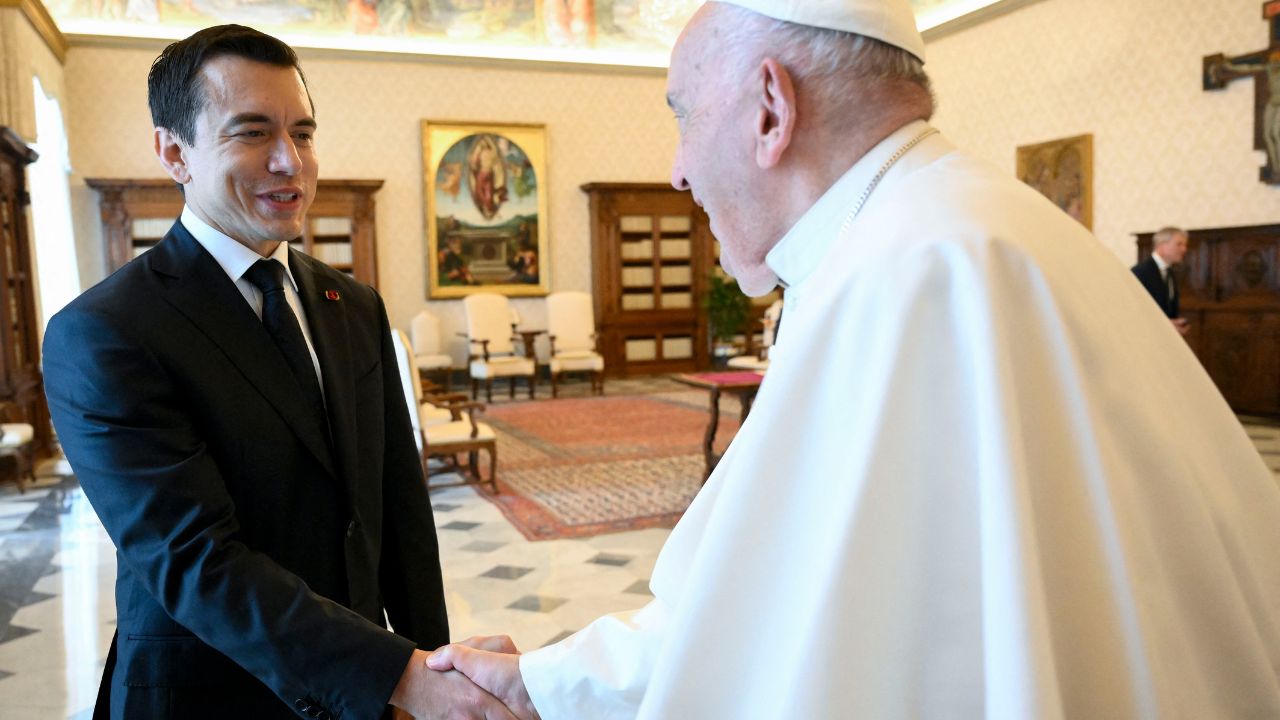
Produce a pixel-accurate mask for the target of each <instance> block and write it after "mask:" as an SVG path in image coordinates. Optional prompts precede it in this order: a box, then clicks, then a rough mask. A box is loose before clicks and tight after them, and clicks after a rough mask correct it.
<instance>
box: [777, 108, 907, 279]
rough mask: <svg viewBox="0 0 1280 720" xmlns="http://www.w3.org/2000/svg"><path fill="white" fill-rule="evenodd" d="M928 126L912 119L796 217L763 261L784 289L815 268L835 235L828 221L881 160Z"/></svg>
mask: <svg viewBox="0 0 1280 720" xmlns="http://www.w3.org/2000/svg"><path fill="white" fill-rule="evenodd" d="M928 127H929V124H928V123H927V122H925V121H924V120H916V121H914V122H910V123H907V124H906V125H903V126H902V127H900V128H898V129H897V130H895V131H894V132H893V133H891V134H890V135H889V136H888V137H886V138H885V139H884V140H881V141H880V142H879V144H877V145H876V146H875V147H873V148H871V150H869V151H867V153H866V154H865V155H863V156H862V157H861V158H859V159H858V161H857V162H855V163H854V164H853V166H852V167H850V168H849V170H848V171H847V172H845V174H844V175H841V176H840V179H839V180H836V181H835V183H834V184H833V185H832V186H831V187H830V188H829V189H828V190H827V191H826V192H825V193H823V195H822V197H820V198H818V201H817V202H816V203H814V204H813V205H812V206H811V207H810V208H809V209H808V210H806V211H805V213H804V215H802V216H800V219H799V220H797V221H796V224H795V225H792V226H791V229H790V230H788V231H787V234H786V235H783V236H782V239H781V240H779V241H778V244H777V245H774V246H773V249H772V250H770V251H769V254H768V255H766V256H765V259H764V261H765V263H766V264H768V266H769V269H770V270H773V273H774V274H775V275H777V276H778V280H779V281H780V282H781V283H782V285H783V286H784V287H791V286H794V285H798V284H800V283H801V282H803V281H804V279H805V278H807V277H809V274H810V273H812V272H813V271H814V270H815V269H817V267H818V264H819V263H820V262H821V261H822V258H823V256H825V255H826V254H827V250H828V249H830V247H831V244H832V243H834V242H835V240H836V237H837V235H838V233H837V232H836V231H834V230H832V227H831V225H832V219H833V218H837V217H841V218H842V217H843V213H846V212H847V211H848V209H849V207H850V206H851V205H852V204H853V202H854V201H855V200H857V198H858V196H859V195H861V194H862V192H863V191H864V190H866V189H867V185H869V184H870V183H871V179H872V178H874V177H875V175H876V173H877V172H879V171H880V167H881V166H882V165H884V163H885V161H887V160H888V159H889V158H890V157H892V156H893V154H894V153H895V152H897V150H898V148H900V147H902V146H903V145H905V144H906V143H907V142H908V141H909V140H911V139H912V138H914V137H915V136H917V135H919V134H920V133H922V132H924V131H925V130H926V129H928Z"/></svg>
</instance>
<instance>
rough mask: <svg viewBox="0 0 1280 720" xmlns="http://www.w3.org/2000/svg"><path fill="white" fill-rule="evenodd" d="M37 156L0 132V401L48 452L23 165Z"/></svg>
mask: <svg viewBox="0 0 1280 720" xmlns="http://www.w3.org/2000/svg"><path fill="white" fill-rule="evenodd" d="M35 160H36V153H35V152H34V151H33V150H31V149H30V148H28V147H27V146H26V144H25V143H23V142H22V140H21V139H20V138H19V137H18V136H17V134H16V133H14V132H13V131H12V130H10V129H9V128H0V289H2V291H0V400H4V401H10V402H12V403H13V407H14V408H16V412H14V413H13V416H10V417H6V418H5V421H6V422H15V421H17V422H25V423H29V424H30V425H32V426H33V427H34V428H35V440H34V442H35V450H36V454H37V455H38V456H40V457H45V456H48V455H50V454H51V453H52V447H53V446H52V438H53V428H52V425H50V423H49V408H48V407H47V406H46V405H45V399H44V379H43V376H42V375H41V373H40V339H39V327H38V326H37V325H36V300H35V284H34V281H33V278H32V273H31V268H32V264H31V231H30V228H29V227H28V225H27V207H28V205H30V204H31V197H30V195H29V194H28V192H27V184H26V167H27V165H30V164H31V163H33V162H35Z"/></svg>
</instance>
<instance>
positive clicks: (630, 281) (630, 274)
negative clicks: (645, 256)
mask: <svg viewBox="0 0 1280 720" xmlns="http://www.w3.org/2000/svg"><path fill="white" fill-rule="evenodd" d="M622 285H623V287H652V286H653V268H647V267H627V268H622Z"/></svg>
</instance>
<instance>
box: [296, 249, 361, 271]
mask: <svg viewBox="0 0 1280 720" xmlns="http://www.w3.org/2000/svg"><path fill="white" fill-rule="evenodd" d="M299 249H301V248H299ZM311 254H312V256H314V257H315V259H317V260H319V261H320V262H322V263H325V264H327V265H333V266H334V267H339V268H340V267H343V266H347V265H350V264H351V245H350V244H348V243H316V244H315V245H313V246H312V251H311Z"/></svg>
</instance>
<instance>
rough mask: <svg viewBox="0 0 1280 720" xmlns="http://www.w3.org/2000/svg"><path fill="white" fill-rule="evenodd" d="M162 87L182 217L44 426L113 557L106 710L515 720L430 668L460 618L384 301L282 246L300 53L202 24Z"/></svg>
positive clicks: (93, 342) (161, 137)
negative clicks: (449, 593)
mask: <svg viewBox="0 0 1280 720" xmlns="http://www.w3.org/2000/svg"><path fill="white" fill-rule="evenodd" d="M148 86H149V93H148V95H149V101H150V103H151V111H152V118H153V121H154V124H155V126H156V128H155V150H156V153H157V155H158V157H159V159H160V163H161V165H163V166H164V168H165V170H166V171H167V172H168V173H169V175H170V176H171V177H172V178H173V179H174V180H175V181H176V182H178V183H179V184H181V185H182V188H183V194H184V198H185V202H186V207H185V208H184V209H183V213H182V216H181V218H180V219H179V221H178V222H177V223H175V224H174V226H173V228H172V229H171V230H170V231H169V233H168V235H167V236H166V237H165V239H164V241H163V242H161V243H160V244H159V245H157V246H156V247H155V248H153V249H152V250H151V251H149V252H148V253H146V254H145V255H143V256H142V257H140V258H138V259H136V260H134V261H133V262H130V263H129V264H128V265H126V266H125V267H124V268H122V269H121V270H120V271H119V272H117V273H115V274H114V275H112V276H111V277H110V278H108V279H107V280H105V281H104V282H102V283H100V284H98V285H97V286H95V287H94V288H92V289H90V290H89V291H87V292H85V293H84V294H83V295H82V296H80V297H79V298H77V299H76V300H75V301H74V302H72V303H71V304H70V305H68V306H67V307H66V309H64V310H63V311H62V312H60V313H58V314H57V315H56V316H55V317H54V318H53V319H52V321H51V322H50V324H49V328H48V331H47V333H46V336H45V348H44V366H45V377H46V384H47V387H48V395H49V404H50V408H51V410H52V413H53V420H54V424H55V426H56V428H57V430H58V435H59V438H60V439H61V441H62V444H63V447H64V449H65V451H66V454H67V457H68V459H69V460H70V462H71V465H72V467H73V468H74V469H75V471H76V474H77V476H78V477H79V479H80V482H81V485H82V486H83V488H84V491H85V494H86V496H87V497H88V498H89V501H90V502H91V503H92V504H93V507H94V509H95V510H96V511H97V513H98V516H99V517H100V518H101V520H102V524H103V525H104V526H105V527H106V529H107V532H108V534H109V535H110V536H111V539H112V541H113V542H114V543H115V545H116V548H117V558H118V570H117V582H116V610H117V616H118V617H117V625H118V631H117V633H116V638H115V639H114V640H113V642H112V650H111V654H110V656H109V658H108V662H107V666H106V669H105V672H104V675H103V680H102V689H101V691H100V694H99V702H98V707H97V710H96V712H95V717H108V716H109V717H111V718H115V719H117V720H118V719H123V718H128V719H130V720H133V719H134V718H147V719H150V718H184V719H186V718H205V717H209V718H213V717H218V718H254V719H255V720H256V719H261V718H283V717H298V716H302V717H314V718H327V717H332V718H338V717H343V718H353V719H354V718H376V717H379V716H382V715H383V714H384V713H386V712H389V709H388V703H391V704H393V705H395V706H396V707H399V708H404V709H405V710H408V711H410V712H412V713H413V714H414V715H417V716H419V717H436V716H442V715H444V714H445V713H446V712H448V711H450V708H452V707H453V706H454V705H457V704H461V705H462V706H464V707H466V708H468V712H469V713H470V714H468V715H466V716H467V717H470V716H472V715H475V716H477V717H510V716H509V715H508V714H506V711H505V709H503V708H502V707H501V706H500V705H498V704H497V703H496V701H495V700H494V699H493V698H492V697H491V696H488V695H486V694H484V693H483V692H481V691H479V690H478V689H477V688H475V687H474V686H473V685H471V684H470V682H469V681H467V680H466V679H465V678H463V677H462V676H460V675H457V674H453V675H448V674H439V673H433V672H432V671H429V670H427V669H426V668H425V658H426V656H427V653H426V652H424V650H427V649H430V648H434V647H437V646H439V645H441V644H443V643H445V642H448V640H449V630H448V623H447V620H446V618H445V605H444V596H443V588H442V582H441V575H440V561H439V556H438V548H437V542H436V535H435V527H434V523H433V521H432V513H431V506H430V503H429V502H428V499H427V494H426V487H425V484H424V482H423V477H422V469H421V464H420V461H419V455H418V452H417V449H416V447H415V445H414V438H413V436H412V434H411V429H410V422H409V416H408V414H407V413H408V410H407V409H406V407H405V402H404V395H403V392H402V391H401V388H400V384H399V382H400V381H399V375H398V371H397V366H396V360H395V356H394V353H393V349H392V344H391V336H390V332H389V327H388V322H387V316H386V311H385V309H384V307H383V304H382V301H381V299H380V298H379V297H378V296H377V294H376V293H375V292H374V291H373V290H372V289H371V288H369V287H367V286H365V285H361V284H359V283H357V282H354V281H353V280H352V279H350V278H349V277H347V276H346V275H344V274H342V273H339V272H336V271H334V270H332V269H330V268H329V267H327V266H325V265H323V264H321V263H320V262H318V261H316V260H313V259H311V258H309V257H307V256H305V255H302V254H299V253H297V252H295V251H292V250H290V249H289V247H288V242H287V241H288V240H290V239H293V238H297V237H299V236H300V235H301V234H302V229H303V222H304V219H305V216H306V212H307V209H308V208H309V207H310V204H311V201H312V199H313V198H314V195H315V188H316V177H317V173H318V165H317V160H316V151H315V141H314V134H315V129H316V122H315V119H314V112H313V109H312V105H311V99H310V95H309V93H308V91H307V87H306V83H305V80H304V78H303V76H302V72H301V69H300V68H299V67H298V62H297V57H296V56H295V55H294V53H293V51H292V50H291V49H290V48H289V47H288V46H287V45H285V44H284V43H281V42H280V41H279V40H276V39H275V38H272V37H270V36H267V35H264V34H262V33H259V32H257V31H255V30H252V29H250V28H245V27H240V26H234V25H227V26H221V27H216V28H209V29H207V30H202V31H200V32H198V33H196V34H195V35H193V36H191V37H190V38H187V39H186V40H183V41H181V42H178V43H174V44H172V45H170V46H169V47H168V48H166V49H165V51H164V52H163V53H162V54H161V56H160V57H159V58H158V59H157V60H156V62H155V63H154V65H153V66H152V69H151V73H150V76H149V78H148ZM387 621H389V622H390V625H391V627H392V629H393V631H389V630H387V629H386V625H387ZM453 716H455V715H451V717H453ZM456 716H462V715H461V714H459V715H456Z"/></svg>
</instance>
